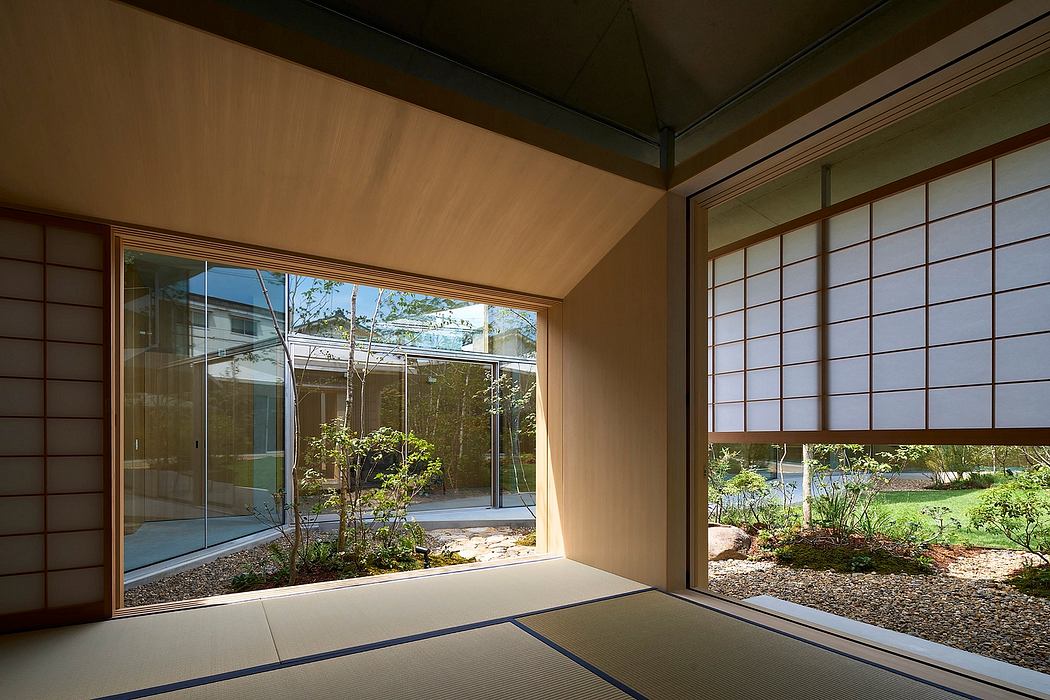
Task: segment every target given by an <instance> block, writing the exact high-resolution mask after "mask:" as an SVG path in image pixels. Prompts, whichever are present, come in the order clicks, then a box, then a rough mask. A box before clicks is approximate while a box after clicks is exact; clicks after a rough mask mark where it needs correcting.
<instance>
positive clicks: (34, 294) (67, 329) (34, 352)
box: [0, 209, 110, 629]
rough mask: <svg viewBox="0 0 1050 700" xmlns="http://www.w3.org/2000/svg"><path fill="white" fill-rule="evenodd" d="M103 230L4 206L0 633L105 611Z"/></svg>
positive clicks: (0, 232)
mask: <svg viewBox="0 0 1050 700" xmlns="http://www.w3.org/2000/svg"><path fill="white" fill-rule="evenodd" d="M107 232H108V229H106V228H105V227H97V226H92V225H86V224H82V223H77V222H67V221H63V220H58V219H49V218H43V217H29V216H23V215H20V214H18V213H16V212H12V211H7V210H3V209H0V629H8V628H15V627H24V626H33V625H37V624H45V623H48V622H52V621H75V620H80V619H91V618H99V617H102V616H104V615H105V613H106V611H107V609H108V602H107V592H108V583H107V580H108V577H107V574H106V566H105V565H106V563H107V555H106V551H107V537H106V513H107V512H108V508H107V507H106V505H105V499H106V494H105V492H106V490H107V485H106V479H105V474H106V468H107V459H108V452H109V435H110V429H109V420H108V403H109V402H108V400H107V392H108V391H109V387H108V381H107V376H106V375H107V372H106V367H107V363H108V362H109V343H108V335H109V330H108V324H107V321H106V319H107V315H108V313H109V294H108V289H109V285H108V283H107V279H108V264H107V260H108V258H107V247H108V246H107V238H106V235H107Z"/></svg>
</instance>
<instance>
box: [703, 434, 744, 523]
mask: <svg viewBox="0 0 1050 700" xmlns="http://www.w3.org/2000/svg"><path fill="white" fill-rule="evenodd" d="M713 447H714V446H712V453H711V454H709V455H708V458H707V502H708V503H709V504H710V505H711V506H712V508H711V509H710V510H711V520H712V521H714V522H716V523H721V522H722V519H723V516H724V511H725V503H724V500H723V499H724V498H725V496H726V482H727V481H729V475H730V473H732V471H733V470H734V469H736V468H739V467H740V466H742V465H743V463H742V461H741V459H740V455H739V454H738V453H737V452H735V451H734V450H731V449H729V448H728V447H724V448H722V451H721V452H719V453H718V454H717V455H715V454H714V453H713Z"/></svg>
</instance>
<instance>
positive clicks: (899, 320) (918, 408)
mask: <svg viewBox="0 0 1050 700" xmlns="http://www.w3.org/2000/svg"><path fill="white" fill-rule="evenodd" d="M756 238H758V239H759V240H758V242H755V243H753V244H751V245H749V246H747V247H745V248H741V249H739V250H732V251H728V252H725V253H724V254H721V255H718V256H717V257H714V259H713V260H712V261H711V270H710V283H709V284H710V285H711V289H710V290H709V294H708V310H709V315H710V323H711V328H710V334H709V338H710V342H711V348H710V349H709V353H710V354H709V371H710V373H711V376H710V377H709V383H710V387H709V394H708V396H709V400H710V406H709V418H710V421H711V423H710V425H711V428H712V432H714V433H716V435H715V436H713V437H712V440H713V441H726V442H731V441H733V438H736V439H740V438H741V436H740V435H735V436H730V435H725V434H727V433H744V432H773V431H784V432H789V431H790V432H794V431H842V430H852V431H901V430H925V429H943V430H969V429H991V428H1009V429H1023V428H1045V427H1048V426H1050V142H1042V143H1037V144H1035V145H1031V146H1028V147H1026V148H1023V149H1022V150H1019V151H1014V152H1012V153H1008V154H1006V155H1003V156H1000V157H998V158H994V159H991V160H988V161H986V162H983V163H979V164H977V165H970V166H969V167H966V168H965V169H961V170H958V171H956V172H952V173H951V174H949V175H946V176H943V177H939V178H937V179H932V180H930V181H928V182H925V183H922V184H919V185H917V186H910V187H908V188H907V189H903V190H900V191H896V192H894V193H893V194H892V195H889V196H885V197H882V198H880V199H875V200H873V201H870V202H868V203H866V204H862V205H860V206H856V207H854V208H852V209H850V210H848V211H844V212H841V213H835V215H833V216H830V217H827V218H825V219H822V220H820V221H816V222H814V223H810V224H808V225H805V226H801V227H799V228H797V229H796V230H793V231H789V232H787V233H783V234H779V235H774V236H771V237H768V238H765V239H764V240H763V239H762V237H761V236H759V237H756ZM719 433H722V434H723V436H722V438H721V439H719V436H718V435H717V434H719ZM762 439H763V440H766V439H770V437H769V436H768V435H767V436H765V437H764V438H762ZM887 439H890V438H889V436H887Z"/></svg>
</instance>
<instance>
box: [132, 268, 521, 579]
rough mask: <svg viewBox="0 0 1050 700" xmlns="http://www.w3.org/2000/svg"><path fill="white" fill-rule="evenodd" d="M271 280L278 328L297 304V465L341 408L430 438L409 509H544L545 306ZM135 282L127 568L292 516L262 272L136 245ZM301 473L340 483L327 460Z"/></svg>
mask: <svg viewBox="0 0 1050 700" xmlns="http://www.w3.org/2000/svg"><path fill="white" fill-rule="evenodd" d="M262 279H263V283H264V284H265V285H266V291H267V292H268V294H269V300H270V303H271V304H272V305H273V306H274V312H275V315H276V317H277V318H276V321H277V324H278V325H279V326H280V327H281V328H282V329H285V323H286V320H285V317H286V313H285V309H286V308H287V309H290V310H291V313H290V314H287V315H288V316H289V319H288V320H289V327H288V328H287V329H286V330H287V331H288V332H289V344H290V346H291V349H292V353H293V356H294V357H293V369H292V370H291V371H294V372H295V379H296V385H297V386H298V391H299V425H300V445H299V449H300V454H302V455H303V456H304V459H305V458H306V456H307V455H308V453H309V450H308V449H307V448H308V444H309V440H310V439H311V438H313V437H318V436H319V435H320V434H321V426H322V424H323V423H329V422H332V421H341V420H343V417H344V416H347V421H348V423H349V425H350V427H351V428H352V429H353V430H354V431H355V432H357V433H359V434H360V433H367V432H371V431H374V430H376V429H377V428H380V427H388V428H393V429H395V430H400V431H412V432H414V433H416V434H417V435H419V436H420V437H422V438H423V439H425V440H427V441H428V442H430V443H432V444H433V445H434V450H435V454H436V456H437V457H438V458H440V459H441V462H442V475H441V478H440V479H439V480H438V481H437V482H436V483H435V484H434V485H433V486H432V487H431V488H430V489H428V490H427V491H426V492H424V493H423V494H421V495H420V496H419V497H418V499H417V501H416V502H415V503H414V504H413V506H412V510H414V511H423V510H432V509H438V508H453V507H482V508H484V507H500V506H515V505H517V506H521V505H529V506H531V505H532V504H534V503H535V469H536V467H535V460H536V458H535V452H536V447H535V439H536V438H535V435H536V431H535V416H536V410H535V386H536V367H535V362H534V361H533V359H532V358H534V357H535V352H536V315H535V314H534V313H531V312H524V311H518V310H515V309H509V308H500V307H491V306H488V305H485V304H475V303H471V302H464V301H458V300H454V299H444V298H439V297H428V296H424V295H417V294H406V293H402V292H396V291H391V290H380V289H376V288H372V287H366V286H363V285H358V286H357V287H356V295H354V289H355V287H354V285H351V284H345V283H339V282H332V281H327V280H320V279H313V278H307V277H296V276H288V275H284V274H279V273H272V272H266V271H263V272H262ZM125 280H126V284H125V290H124V304H125V306H124V324H125V347H124V372H125V430H124V434H125V445H124V455H125V464H124V470H125V472H124V473H125V495H124V498H125V507H124V510H125V540H124V559H125V568H126V570H129V571H130V570H133V569H138V568H141V567H143V566H147V565H149V564H153V563H157V562H161V561H164V560H167V559H171V558H173V557H177V556H179V555H182V554H187V553H190V552H193V551H196V550H199V549H203V548H205V547H210V546H213V545H216V544H219V543H222V542H227V541H230V540H233V539H236V538H238V537H242V536H244V535H248V534H252V533H256V532H261V531H264V530H266V529H267V528H269V527H271V526H272V525H274V524H278V523H280V522H282V521H283V518H284V503H283V501H282V493H283V490H284V483H285V479H286V478H287V475H286V465H285V453H284V441H285V436H286V434H290V433H287V432H286V431H287V430H288V427H287V425H286V424H287V421H286V414H287V412H288V411H289V405H290V404H289V403H288V401H289V398H288V396H286V391H285V379H286V373H287V372H288V371H289V370H288V368H287V366H286V362H285V356H284V349H283V347H282V345H281V343H280V338H279V336H278V334H277V332H276V330H275V328H274V319H273V318H272V317H271V314H270V310H269V308H268V306H267V300H266V297H265V296H264V294H263V287H262V286H261V285H260V278H259V273H257V272H256V270H254V269H248V268H239V267H231V266H226V265H216V264H213V263H208V262H204V261H197V260H186V259H181V258H176V257H171V256H165V255H159V254H153V253H147V252H141V251H134V250H128V251H127V252H126V255H125ZM352 295H353V300H352ZM351 319H353V322H351ZM351 341H352V342H353V361H352V362H351V361H350V360H351V356H350V354H351ZM348 377H349V386H348V380H347V378H348ZM348 392H349V395H350V407H349V410H348V399H347V395H348ZM348 413H349V415H347V414H348ZM306 466H307V467H309V468H312V469H317V470H318V471H319V472H320V473H321V474H322V475H323V476H324V478H325V480H326V482H327V485H328V486H330V487H334V486H335V484H336V477H337V475H336V474H335V471H334V467H333V465H326V464H306ZM329 517H330V516H329ZM323 519H324V518H322V520H323Z"/></svg>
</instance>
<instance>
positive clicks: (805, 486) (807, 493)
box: [802, 445, 813, 528]
mask: <svg viewBox="0 0 1050 700" xmlns="http://www.w3.org/2000/svg"><path fill="white" fill-rule="evenodd" d="M812 459H813V450H812V449H811V447H810V446H809V445H803V446H802V527H805V528H808V527H813V510H812V504H811V503H810V501H811V500H812V490H813V488H812V486H813V474H812V471H811V467H810V461H811V460H812Z"/></svg>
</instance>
